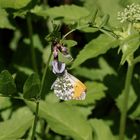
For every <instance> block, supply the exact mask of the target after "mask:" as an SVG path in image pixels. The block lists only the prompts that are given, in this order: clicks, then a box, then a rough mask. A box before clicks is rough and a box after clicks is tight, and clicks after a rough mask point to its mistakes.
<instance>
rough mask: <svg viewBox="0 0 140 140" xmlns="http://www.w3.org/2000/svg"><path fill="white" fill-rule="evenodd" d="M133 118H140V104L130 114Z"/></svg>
mask: <svg viewBox="0 0 140 140" xmlns="http://www.w3.org/2000/svg"><path fill="white" fill-rule="evenodd" d="M129 117H130V118H131V119H134V120H135V119H140V104H138V105H137V107H136V109H135V110H133V112H132V113H131V114H130V115H129Z"/></svg>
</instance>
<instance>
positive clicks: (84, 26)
mask: <svg viewBox="0 0 140 140" xmlns="http://www.w3.org/2000/svg"><path fill="white" fill-rule="evenodd" d="M86 27H89V24H86V25H82V26H79V27H77V28H75V29H72V30H70V31H69V32H68V33H66V34H65V35H64V36H63V38H62V40H64V39H65V38H66V37H67V36H68V35H69V34H71V33H72V32H74V31H75V30H78V29H83V28H86Z"/></svg>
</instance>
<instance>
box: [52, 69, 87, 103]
mask: <svg viewBox="0 0 140 140" xmlns="http://www.w3.org/2000/svg"><path fill="white" fill-rule="evenodd" d="M51 89H54V93H55V95H56V96H57V97H58V98H59V99H61V100H84V99H85V97H86V89H87V88H86V86H85V85H84V84H83V83H82V82H81V81H80V80H78V79H77V78H76V77H74V76H73V75H71V74H69V73H68V72H67V71H66V70H65V72H64V74H63V75H61V76H58V77H57V79H56V80H55V82H54V83H53V85H52V87H51Z"/></svg>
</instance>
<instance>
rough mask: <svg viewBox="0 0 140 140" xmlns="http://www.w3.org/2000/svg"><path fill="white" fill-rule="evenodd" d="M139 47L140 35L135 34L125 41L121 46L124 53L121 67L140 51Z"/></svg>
mask: <svg viewBox="0 0 140 140" xmlns="http://www.w3.org/2000/svg"><path fill="white" fill-rule="evenodd" d="M139 45H140V35H139V34H133V35H131V36H129V37H128V38H126V39H125V40H124V41H123V46H121V47H122V51H123V55H122V59H121V65H123V64H124V62H125V61H126V60H128V61H129V57H130V56H131V55H132V54H133V53H134V52H135V51H136V50H137V49H138V47H139Z"/></svg>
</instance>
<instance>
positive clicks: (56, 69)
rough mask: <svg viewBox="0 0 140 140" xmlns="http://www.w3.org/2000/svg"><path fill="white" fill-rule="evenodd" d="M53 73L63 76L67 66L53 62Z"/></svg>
mask: <svg viewBox="0 0 140 140" xmlns="http://www.w3.org/2000/svg"><path fill="white" fill-rule="evenodd" d="M52 67H53V73H54V74H62V73H63V72H64V71H65V67H66V64H65V63H62V62H59V61H57V60H54V61H52Z"/></svg>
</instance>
